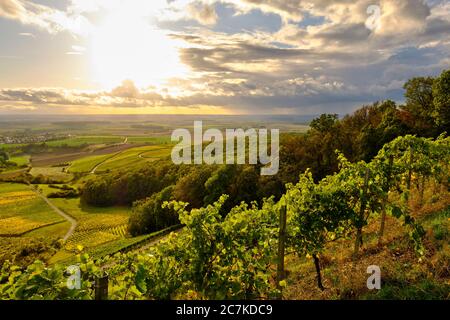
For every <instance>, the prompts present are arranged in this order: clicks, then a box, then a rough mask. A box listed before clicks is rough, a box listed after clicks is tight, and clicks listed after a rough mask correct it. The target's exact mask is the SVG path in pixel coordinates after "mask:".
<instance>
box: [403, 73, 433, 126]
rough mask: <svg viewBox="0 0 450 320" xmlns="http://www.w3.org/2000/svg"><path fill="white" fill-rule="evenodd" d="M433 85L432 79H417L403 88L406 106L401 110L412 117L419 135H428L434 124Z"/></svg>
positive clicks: (409, 81)
mask: <svg viewBox="0 0 450 320" xmlns="http://www.w3.org/2000/svg"><path fill="white" fill-rule="evenodd" d="M433 84H434V78H432V77H417V78H412V79H410V80H408V82H406V83H405V85H404V87H403V88H404V89H405V90H406V92H405V98H406V105H405V106H404V107H403V108H404V109H405V110H407V111H408V112H410V113H411V114H412V115H413V116H414V118H415V121H414V127H415V129H416V133H419V134H427V133H429V132H430V129H432V128H433V127H434V124H435V123H434V118H433V111H434V103H433Z"/></svg>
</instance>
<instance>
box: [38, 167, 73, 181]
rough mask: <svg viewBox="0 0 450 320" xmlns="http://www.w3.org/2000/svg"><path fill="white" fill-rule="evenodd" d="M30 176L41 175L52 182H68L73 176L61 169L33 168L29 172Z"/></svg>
mask: <svg viewBox="0 0 450 320" xmlns="http://www.w3.org/2000/svg"><path fill="white" fill-rule="evenodd" d="M30 174H31V175H33V176H39V175H42V176H44V177H47V178H51V179H54V180H58V181H62V182H68V181H70V180H71V179H72V178H73V176H72V175H71V174H69V173H67V172H64V171H63V167H34V168H32V169H31V170H30Z"/></svg>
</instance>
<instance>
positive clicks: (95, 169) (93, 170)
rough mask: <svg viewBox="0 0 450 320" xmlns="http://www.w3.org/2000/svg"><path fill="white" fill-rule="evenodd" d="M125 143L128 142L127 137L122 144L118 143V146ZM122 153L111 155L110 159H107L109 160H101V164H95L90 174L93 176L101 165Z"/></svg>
mask: <svg viewBox="0 0 450 320" xmlns="http://www.w3.org/2000/svg"><path fill="white" fill-rule="evenodd" d="M127 142H128V137H125V139H124V140H123V142H121V143H119V145H126V144H127ZM124 151H125V150H124ZM124 151H120V152H117V153H115V154H113V155H112V156H111V157H109V158H107V159H105V160H103V161H102V162H100V163H97V164H96V165H95V167H94V168H92V170H91V174H94V173H95V172H96V171H97V169H98V167H100V166H101V165H102V164H104V163H105V162H106V161H108V160H111V159H112V158H114V157H116V156H118V155H119V154H121V153H122V152H124Z"/></svg>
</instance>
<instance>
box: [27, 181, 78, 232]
mask: <svg viewBox="0 0 450 320" xmlns="http://www.w3.org/2000/svg"><path fill="white" fill-rule="evenodd" d="M31 189H33V191H34V192H36V194H37V195H38V196H39V197H40V198H41V199H42V200H44V201H45V202H46V203H47V204H48V205H49V206H50V208H52V209H53V211H55V212H56V213H57V214H59V215H60V216H61V217H63V218H64V219H66V220H67V221H68V222H70V229H69V231H67V233H66V235H65V236H64V238H63V240H64V241H67V239H69V238H70V237H71V236H72V235H73V233H74V231H75V228H76V227H77V225H78V223H77V221H76V220H75V219H74V218H72V217H71V216H69V215H67V214H66V213H65V212H63V211H62V210H61V209H59V208H58V207H57V206H55V205H54V204H53V203H51V202H50V200H48V198H47V197H46V196H44V195H43V194H42V193H41V192H40V191H38V190H37V189H36V188H35V187H33V186H32V187H31Z"/></svg>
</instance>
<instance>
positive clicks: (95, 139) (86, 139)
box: [46, 136, 124, 147]
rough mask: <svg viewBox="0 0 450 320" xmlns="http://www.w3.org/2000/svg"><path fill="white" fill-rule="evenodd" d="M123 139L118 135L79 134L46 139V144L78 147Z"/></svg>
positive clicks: (117, 141)
mask: <svg viewBox="0 0 450 320" xmlns="http://www.w3.org/2000/svg"><path fill="white" fill-rule="evenodd" d="M123 140H124V138H123V137H118V136H80V137H74V138H68V139H63V140H55V141H48V142H46V144H47V145H48V146H50V147H63V146H67V147H80V146H83V145H93V144H114V143H120V142H122V141H123Z"/></svg>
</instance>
